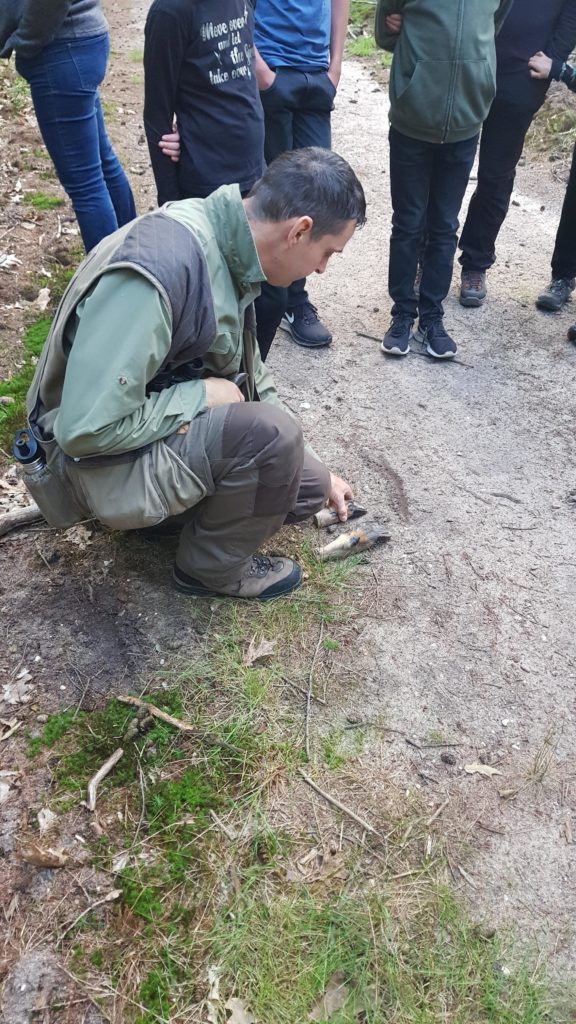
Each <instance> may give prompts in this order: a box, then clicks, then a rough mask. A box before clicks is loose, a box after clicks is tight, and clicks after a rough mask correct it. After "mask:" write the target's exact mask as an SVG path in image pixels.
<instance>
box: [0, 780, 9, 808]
mask: <svg viewBox="0 0 576 1024" xmlns="http://www.w3.org/2000/svg"><path fill="white" fill-rule="evenodd" d="M9 796H10V783H9V782H0V804H3V803H4V802H5V801H6V800H7V799H8V797H9Z"/></svg>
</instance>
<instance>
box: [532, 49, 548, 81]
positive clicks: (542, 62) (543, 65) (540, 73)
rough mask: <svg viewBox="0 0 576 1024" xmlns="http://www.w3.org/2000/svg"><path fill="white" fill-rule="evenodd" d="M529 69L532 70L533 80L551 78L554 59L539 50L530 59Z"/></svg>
mask: <svg viewBox="0 0 576 1024" xmlns="http://www.w3.org/2000/svg"><path fill="white" fill-rule="evenodd" d="M528 67H529V68H530V77H531V78H550V72H551V70H552V58H551V57H547V56H546V54H545V53H542V50H539V51H538V53H535V54H534V56H533V57H530V60H529V61H528Z"/></svg>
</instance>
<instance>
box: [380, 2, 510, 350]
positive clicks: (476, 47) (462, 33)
mask: <svg viewBox="0 0 576 1024" xmlns="http://www.w3.org/2000/svg"><path fill="white" fill-rule="evenodd" d="M509 2H510V0H478V2H476V3H474V4H470V3H467V2H466V0H444V2H443V3H438V0H378V5H377V8H376V42H377V44H378V45H379V46H381V47H383V48H384V49H387V50H392V51H393V53H394V58H393V60H392V68H391V72H390V135H389V139H390V188H391V193H392V211H393V212H392V234H391V238H390V262H389V267H388V290H389V293H390V298H391V299H392V301H393V306H392V322H391V324H390V327H389V328H388V330H387V332H386V334H385V335H384V340H383V342H382V351H383V352H384V354H385V355H394V356H404V355H407V354H408V352H409V351H410V335H411V331H412V326H413V323H414V320H415V318H416V316H417V315H418V316H419V332H420V336H421V338H422V340H423V343H424V345H425V346H426V351H427V352H428V354H429V355H431V356H434V357H435V358H436V359H451V358H453V357H454V356H455V354H456V352H457V347H456V343H455V341H454V340H453V338H451V337H450V335H449V334H448V333H447V331H446V329H445V327H444V321H443V317H444V308H443V305H442V303H443V301H444V299H445V297H446V295H447V294H448V290H449V288H450V283H451V280H452V267H453V263H454V253H455V251H456V232H457V229H458V213H459V211H460V206H461V204H462V199H463V197H464V192H465V190H466V185H467V184H468V179H469V177H470V171H471V169H472V164H473V162H474V155H475V153H476V146H477V143H478V135H479V132H480V128H481V126H482V122H483V120H484V118H485V117H486V115H487V113H488V110H489V109H490V104H491V102H492V99H493V97H494V91H495V67H496V53H495V33H496V32H497V31H498V28H499V27H500V25H501V23H502V20H503V18H504V17H505V14H506V11H507V8H508V6H509ZM425 232H426V244H425V248H424V252H423V255H422V279H421V282H420V290H419V296H418V297H417V296H416V294H415V291H414V280H415V277H416V271H417V267H418V257H419V251H420V247H421V239H422V238H423V236H424V233H425Z"/></svg>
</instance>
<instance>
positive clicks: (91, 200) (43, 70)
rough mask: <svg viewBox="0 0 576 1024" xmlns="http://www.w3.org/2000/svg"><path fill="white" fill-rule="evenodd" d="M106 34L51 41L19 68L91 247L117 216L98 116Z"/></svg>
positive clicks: (115, 224)
mask: <svg viewBox="0 0 576 1024" xmlns="http://www.w3.org/2000/svg"><path fill="white" fill-rule="evenodd" d="M106 55H107V36H106V35H101V36H97V37H94V38H90V39H81V40H73V41H66V42H64V41H63V42H56V43H51V44H50V45H49V46H47V47H45V48H44V50H42V52H41V54H40V55H39V56H38V57H35V58H32V59H24V58H17V62H16V66H17V70H18V72H19V74H21V75H22V76H23V77H24V78H25V79H26V80H27V81H28V82H29V84H30V92H31V95H32V101H33V103H34V109H35V111H36V116H37V118H38V125H39V127H40V131H41V133H42V137H43V139H44V142H45V145H46V149H47V150H48V153H49V154H50V157H51V159H52V161H53V163H54V166H55V168H56V172H57V174H58V177H59V179H60V181H61V183H62V185H63V187H64V189H65V190H66V192H67V193H68V195H69V197H70V199H71V202H72V205H73V207H74V212H75V214H76V217H77V219H78V225H79V227H80V233H81V235H82V240H83V242H84V245H85V248H86V250H87V251H89V250H90V249H91V248H93V246H95V245H96V244H97V242H99V241H100V240H101V239H102V238H104V237H105V236H106V235H108V234H110V233H111V232H112V231H115V230H116V228H117V227H118V220H117V217H116V212H115V210H114V206H113V203H112V200H111V198H110V194H109V192H108V189H107V187H106V183H105V181H104V175H103V173H102V163H101V159H100V139H99V133H98V120H97V114H96V98H97V89H98V86H99V84H100V82H101V81H102V78H103V77H104V71H105V68H106Z"/></svg>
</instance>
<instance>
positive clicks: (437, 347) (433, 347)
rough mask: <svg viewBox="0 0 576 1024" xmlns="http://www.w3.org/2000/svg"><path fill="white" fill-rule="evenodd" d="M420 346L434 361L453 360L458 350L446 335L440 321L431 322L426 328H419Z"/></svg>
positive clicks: (452, 340) (451, 339)
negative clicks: (421, 345)
mask: <svg viewBox="0 0 576 1024" xmlns="http://www.w3.org/2000/svg"><path fill="white" fill-rule="evenodd" d="M419 330H420V337H421V338H422V344H423V345H425V346H426V351H427V353H428V355H429V356H433V357H434V359H454V356H455V355H456V353H457V351H458V349H457V347H456V342H455V341H454V339H453V338H451V337H450V335H449V334H448V333H447V331H446V329H445V327H444V323H443V321H442V320H433V321H432V323H431V324H427V326H426V327H420V328H419Z"/></svg>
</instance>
